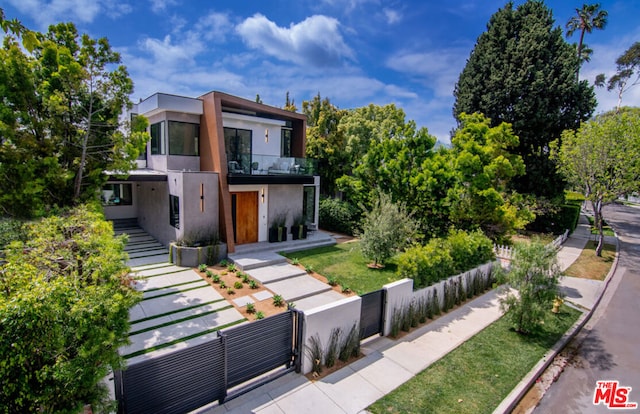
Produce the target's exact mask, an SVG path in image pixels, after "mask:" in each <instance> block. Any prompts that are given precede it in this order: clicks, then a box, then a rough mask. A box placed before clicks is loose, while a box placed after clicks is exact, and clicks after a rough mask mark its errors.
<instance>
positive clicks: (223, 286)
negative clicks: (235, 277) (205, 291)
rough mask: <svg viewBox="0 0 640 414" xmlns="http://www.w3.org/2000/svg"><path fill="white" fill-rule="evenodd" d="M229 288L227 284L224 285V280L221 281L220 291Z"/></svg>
mask: <svg viewBox="0 0 640 414" xmlns="http://www.w3.org/2000/svg"><path fill="white" fill-rule="evenodd" d="M226 288H227V284H226V283H224V280H221V281H220V289H226Z"/></svg>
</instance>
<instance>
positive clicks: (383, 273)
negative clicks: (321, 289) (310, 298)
mask: <svg viewBox="0 0 640 414" xmlns="http://www.w3.org/2000/svg"><path fill="white" fill-rule="evenodd" d="M285 256H286V257H288V258H290V259H293V258H297V259H298V260H299V261H300V264H302V265H303V266H305V267H306V266H312V267H313V270H314V271H316V272H318V273H320V274H321V275H323V276H325V277H326V278H335V279H337V280H338V283H339V284H340V285H342V286H348V287H349V288H350V289H351V290H353V291H354V292H356V293H358V294H363V293H367V292H373V291H374V290H378V289H380V288H382V286H383V285H385V284H387V283H390V282H393V281H396V280H398V279H400V277H399V276H398V275H396V269H397V265H396V263H395V262H394V261H393V259H392V260H391V261H390V262H389V263H387V265H386V267H385V268H384V269H369V268H368V267H367V261H366V260H365V259H364V257H362V253H361V252H360V243H359V242H357V241H354V242H349V243H342V244H336V245H334V246H328V247H319V248H317V249H310V250H305V251H301V252H293V253H286V254H285Z"/></svg>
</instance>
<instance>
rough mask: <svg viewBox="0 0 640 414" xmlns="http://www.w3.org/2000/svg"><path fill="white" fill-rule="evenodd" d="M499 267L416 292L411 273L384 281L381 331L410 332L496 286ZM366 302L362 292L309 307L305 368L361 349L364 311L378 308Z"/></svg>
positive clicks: (312, 369)
mask: <svg viewBox="0 0 640 414" xmlns="http://www.w3.org/2000/svg"><path fill="white" fill-rule="evenodd" d="M494 266H500V264H499V262H497V261H492V262H488V263H485V264H483V265H481V266H479V267H476V268H474V269H472V270H469V271H467V272H464V273H462V274H458V275H456V276H452V277H449V278H447V279H444V280H442V281H440V282H438V283H435V284H433V285H431V286H428V287H426V288H423V289H420V290H416V291H414V290H413V286H414V281H413V280H412V279H408V278H407V279H402V280H398V281H396V282H393V283H390V284H387V285H385V286H383V288H382V290H383V291H384V295H385V297H386V300H384V301H382V302H381V305H380V308H379V309H374V310H373V312H374V313H377V314H379V315H380V318H381V321H382V322H383V323H382V324H381V325H382V329H381V330H380V331H379V332H376V334H380V335H385V336H387V335H391V336H394V335H397V334H398V332H399V331H400V330H405V331H408V330H409V329H410V328H411V327H415V326H418V325H419V324H421V323H425V322H427V321H428V320H432V319H434V318H435V317H436V316H438V315H440V314H443V313H446V312H447V311H449V310H450V309H452V308H453V307H455V306H457V305H460V304H462V303H463V302H466V301H467V300H469V299H471V298H473V297H475V296H478V295H480V294H482V293H484V292H485V291H487V290H488V289H491V288H493V285H494V283H495V279H494ZM362 305H363V300H362V297H360V296H352V297H348V298H345V299H342V300H339V301H337V302H333V303H329V304H327V305H323V306H320V307H317V308H314V309H310V310H305V311H304V312H303V313H304V328H303V335H302V343H303V344H304V351H303V352H302V355H301V356H302V364H301V367H302V373H304V374H308V373H310V372H315V373H321V372H322V370H323V368H325V367H326V368H329V367H331V366H332V365H333V364H334V363H335V362H336V358H337V359H339V360H346V359H348V358H349V355H354V354H357V353H358V352H359V345H356V343H359V340H360V338H361V337H362V336H361V333H362V331H361V324H360V322H361V321H362V317H363V316H364V315H363V312H371V311H372V310H371V309H367V310H365V307H363V306H362ZM356 339H357V340H356Z"/></svg>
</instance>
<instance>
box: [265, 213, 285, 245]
mask: <svg viewBox="0 0 640 414" xmlns="http://www.w3.org/2000/svg"><path fill="white" fill-rule="evenodd" d="M286 221H287V215H286V214H279V215H277V216H276V217H275V218H274V219H273V221H272V222H271V226H270V227H269V243H275V242H281V241H286V240H287V228H286V227H285V224H286Z"/></svg>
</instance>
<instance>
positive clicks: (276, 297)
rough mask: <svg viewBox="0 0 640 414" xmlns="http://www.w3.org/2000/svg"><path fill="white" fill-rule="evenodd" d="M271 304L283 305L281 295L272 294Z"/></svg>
mask: <svg viewBox="0 0 640 414" xmlns="http://www.w3.org/2000/svg"><path fill="white" fill-rule="evenodd" d="M273 306H277V307H281V306H284V299H283V298H282V296H281V295H273Z"/></svg>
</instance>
